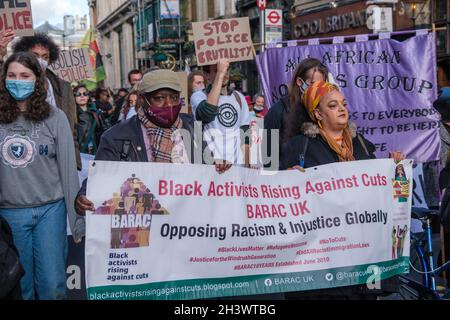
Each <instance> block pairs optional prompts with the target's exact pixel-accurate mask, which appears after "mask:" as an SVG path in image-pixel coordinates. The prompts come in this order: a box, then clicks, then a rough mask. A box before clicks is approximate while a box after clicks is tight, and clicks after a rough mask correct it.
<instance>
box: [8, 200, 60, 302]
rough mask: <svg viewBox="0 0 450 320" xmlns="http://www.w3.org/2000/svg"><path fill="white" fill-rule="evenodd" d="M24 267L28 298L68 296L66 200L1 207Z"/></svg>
mask: <svg viewBox="0 0 450 320" xmlns="http://www.w3.org/2000/svg"><path fill="white" fill-rule="evenodd" d="M0 216H2V217H3V218H5V219H6V221H8V223H9V225H10V226H11V229H12V232H13V237H14V244H15V245H16V247H17V250H18V251H19V255H20V262H21V263H22V265H23V268H24V269H25V275H24V276H23V278H22V280H21V282H20V285H21V287H22V297H23V299H25V300H34V299H41V300H59V299H65V298H66V258H67V231H66V228H67V220H66V207H65V203H64V200H59V201H57V202H54V203H50V204H46V205H43V206H39V207H34V208H19V209H1V208H0Z"/></svg>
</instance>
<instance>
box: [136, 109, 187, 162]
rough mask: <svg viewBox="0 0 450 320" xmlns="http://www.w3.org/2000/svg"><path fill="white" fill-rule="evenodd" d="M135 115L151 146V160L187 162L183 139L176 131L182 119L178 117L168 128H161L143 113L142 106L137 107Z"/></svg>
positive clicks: (181, 124)
mask: <svg viewBox="0 0 450 320" xmlns="http://www.w3.org/2000/svg"><path fill="white" fill-rule="evenodd" d="M137 115H138V118H139V120H140V121H141V123H142V124H143V125H144V127H145V129H146V132H147V136H148V140H149V141H150V145H151V147H152V152H153V161H154V162H166V163H188V162H189V160H188V158H187V155H186V151H185V148H184V144H183V140H182V139H181V135H180V133H179V132H178V129H180V128H181V127H182V126H183V121H182V120H181V119H180V118H178V119H177V121H176V122H175V123H174V124H173V126H172V127H170V128H161V127H158V126H156V125H155V124H154V123H153V122H151V121H150V120H149V119H148V118H147V116H146V115H145V112H144V109H143V108H138V110H137Z"/></svg>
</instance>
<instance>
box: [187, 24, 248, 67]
mask: <svg viewBox="0 0 450 320" xmlns="http://www.w3.org/2000/svg"><path fill="white" fill-rule="evenodd" d="M192 30H193V32H194V46H195V55H196V57H197V65H199V66H206V65H211V64H216V63H217V61H219V59H222V58H227V59H229V60H230V62H236V61H245V60H252V59H254V57H255V56H254V50H253V42H252V36H251V33H250V23H249V19H248V17H245V18H232V19H223V20H214V21H202V22H193V23H192Z"/></svg>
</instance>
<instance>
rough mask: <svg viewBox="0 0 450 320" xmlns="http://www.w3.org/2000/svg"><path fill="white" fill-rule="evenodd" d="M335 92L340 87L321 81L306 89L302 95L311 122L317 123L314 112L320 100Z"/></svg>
mask: <svg viewBox="0 0 450 320" xmlns="http://www.w3.org/2000/svg"><path fill="white" fill-rule="evenodd" d="M333 90H338V91H339V89H338V87H337V86H336V85H334V84H331V83H329V82H326V81H323V80H320V81H316V82H314V83H313V84H312V85H310V86H309V87H308V89H306V91H305V92H304V93H303V95H302V103H303V105H304V106H305V108H306V111H307V112H308V114H309V116H310V117H311V120H313V121H315V120H316V119H315V117H314V110H315V109H316V108H317V106H318V105H319V103H320V100H321V99H322V98H323V97H324V96H326V95H327V94H328V93H329V92H331V91H333Z"/></svg>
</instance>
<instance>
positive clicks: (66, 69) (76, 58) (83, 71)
mask: <svg viewBox="0 0 450 320" xmlns="http://www.w3.org/2000/svg"><path fill="white" fill-rule="evenodd" d="M50 69H51V70H52V71H53V72H55V73H56V74H57V75H58V77H60V78H61V79H63V80H65V81H67V82H70V83H72V82H75V81H80V80H84V79H89V78H91V77H92V76H93V75H94V68H93V66H92V65H91V60H90V59H89V49H88V48H79V49H74V50H71V51H65V50H64V51H61V53H60V54H59V59H58V61H56V62H55V63H52V64H51V65H50Z"/></svg>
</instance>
